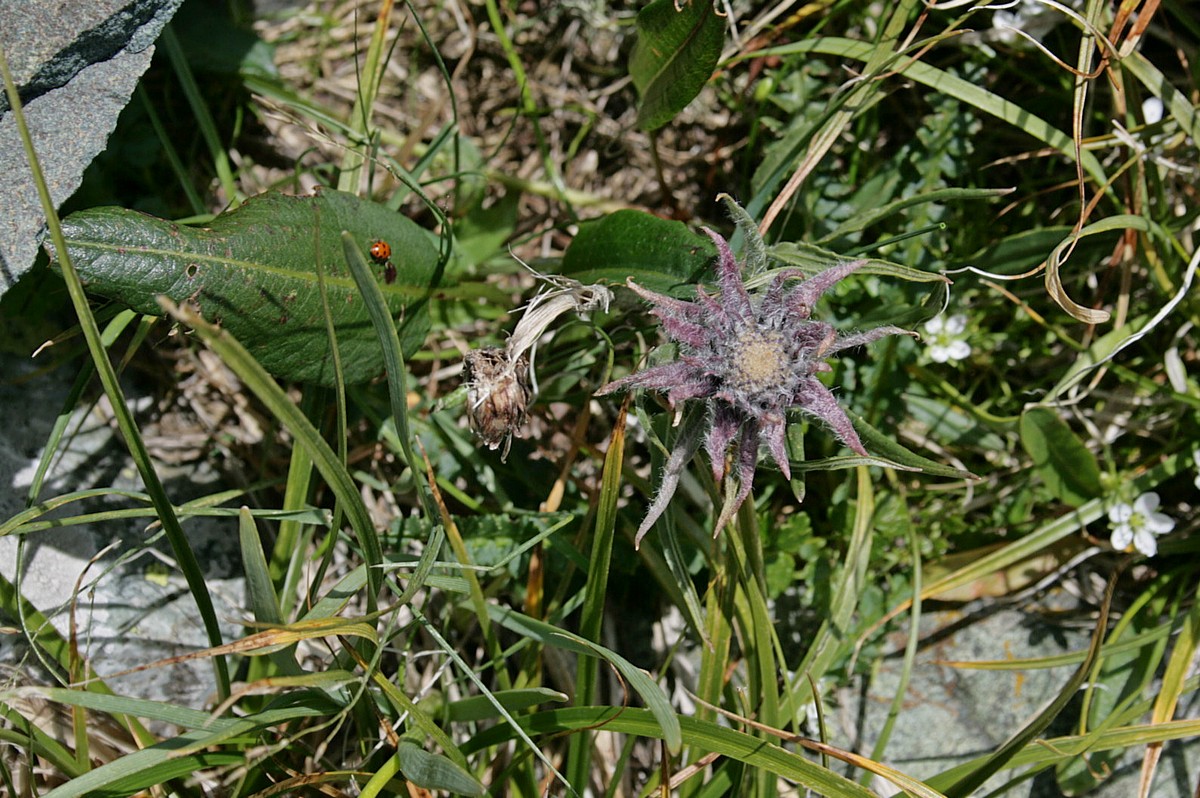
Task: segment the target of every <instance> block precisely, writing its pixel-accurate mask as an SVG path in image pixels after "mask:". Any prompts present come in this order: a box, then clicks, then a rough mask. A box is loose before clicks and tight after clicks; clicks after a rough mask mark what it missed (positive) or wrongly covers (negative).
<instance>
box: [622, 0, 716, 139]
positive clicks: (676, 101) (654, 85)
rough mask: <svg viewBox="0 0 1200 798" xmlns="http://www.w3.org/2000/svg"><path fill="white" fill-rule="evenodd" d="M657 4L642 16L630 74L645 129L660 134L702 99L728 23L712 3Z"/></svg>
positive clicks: (699, 0) (673, 0) (660, 0)
mask: <svg viewBox="0 0 1200 798" xmlns="http://www.w3.org/2000/svg"><path fill="white" fill-rule="evenodd" d="M676 2H677V0H655V1H654V2H652V3H650V4H649V5H648V6H646V7H645V8H643V9H642V10H641V11H639V12H638V15H637V30H638V37H637V43H636V44H635V45H634V47H633V54H632V55H631V56H630V57H629V75H630V77H631V78H633V85H634V86H635V87H637V90H638V95H639V96H640V97H641V100H640V103H639V105H638V116H637V126H638V129H639V130H657V129H658V128H660V127H662V126H663V125H665V124H667V123H668V122H670V121H671V120H672V119H674V118H675V115H676V114H678V113H679V112H680V111H682V110H683V109H684V108H685V107H687V104H688V103H690V102H691V101H692V100H694V99H696V95H697V94H699V93H700V90H701V89H703V88H704V84H705V83H707V82H708V79H709V78H710V77H712V73H713V70H714V69H715V68H716V66H717V62H718V61H719V60H720V58H721V45H722V44H724V42H725V20H724V18H722V17H719V16H717V14H716V12H715V11H713V4H712V2H711V0H691V2H688V3H686V4H681V5H683V7H682V8H676Z"/></svg>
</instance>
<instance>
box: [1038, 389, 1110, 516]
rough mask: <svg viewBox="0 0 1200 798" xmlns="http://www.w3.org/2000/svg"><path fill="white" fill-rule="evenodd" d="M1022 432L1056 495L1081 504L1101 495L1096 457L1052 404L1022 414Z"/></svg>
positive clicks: (1048, 486) (1040, 473)
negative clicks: (1050, 406)
mask: <svg viewBox="0 0 1200 798" xmlns="http://www.w3.org/2000/svg"><path fill="white" fill-rule="evenodd" d="M1020 433H1021V445H1022V446H1024V447H1025V451H1026V452H1028V453H1029V456H1030V457H1032V458H1033V467H1034V468H1035V469H1036V470H1037V473H1038V475H1039V476H1041V478H1042V481H1043V482H1044V483H1045V484H1046V487H1047V488H1048V489H1049V490H1050V492H1051V493H1052V494H1054V496H1055V498H1057V499H1059V500H1060V501H1063V502H1065V503H1067V504H1069V505H1071V506H1072V507H1079V506H1081V505H1083V504H1084V503H1086V502H1087V501H1089V500H1090V499H1095V498H1098V497H1099V496H1100V495H1101V493H1102V490H1101V487H1100V467H1099V466H1098V465H1097V464H1096V456H1095V455H1094V454H1092V453H1091V452H1090V451H1088V448H1087V447H1086V446H1084V445H1083V441H1081V440H1079V438H1078V437H1076V435H1075V433H1073V432H1071V428H1070V427H1068V426H1067V423H1066V422H1065V421H1063V420H1062V419H1061V418H1059V416H1058V413H1056V412H1054V411H1053V410H1051V409H1050V408H1048V407H1031V408H1029V409H1028V410H1026V411H1025V412H1024V413H1022V414H1021V423H1020Z"/></svg>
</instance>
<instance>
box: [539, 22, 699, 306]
mask: <svg viewBox="0 0 1200 798" xmlns="http://www.w3.org/2000/svg"><path fill="white" fill-rule="evenodd" d="M668 5H669V3H668ZM716 256H717V248H716V247H715V246H713V243H712V241H711V240H709V238H708V236H703V235H700V234H698V233H693V232H692V231H691V230H689V229H688V226H687V225H685V224H684V223H683V222H672V221H669V220H667V219H660V218H658V217H657V216H652V215H650V214H648V213H643V212H642V211H632V210H623V211H617V212H616V213H612V214H609V215H608V216H605V217H604V218H602V219H599V220H597V221H594V222H587V223H585V224H582V225H580V228H579V234H578V235H577V236H575V239H574V240H573V241H572V242H571V246H569V247H568V248H567V251H566V254H565V255H563V265H562V271H563V274H566V275H570V276H571V277H573V278H575V279H576V280H579V281H580V282H582V283H598V282H603V281H608V282H610V283H615V284H618V285H621V284H623V283H624V282H625V279H626V278H628V277H631V278H633V280H634V282H636V283H637V284H638V285H641V286H644V287H645V288H649V289H650V290H652V291H660V292H665V291H669V290H670V289H671V288H675V287H678V286H680V285H681V284H683V283H695V282H696V281H697V280H701V279H704V278H705V277H706V276H708V275H709V274H710V272H709V264H711V263H712V261H713V258H715V257H716ZM690 287H691V286H689V288H690Z"/></svg>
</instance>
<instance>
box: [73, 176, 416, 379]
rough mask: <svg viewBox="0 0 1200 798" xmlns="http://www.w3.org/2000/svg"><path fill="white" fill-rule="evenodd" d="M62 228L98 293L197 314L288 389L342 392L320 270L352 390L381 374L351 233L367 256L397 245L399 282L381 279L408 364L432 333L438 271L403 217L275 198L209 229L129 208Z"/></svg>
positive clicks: (364, 205) (325, 194)
mask: <svg viewBox="0 0 1200 798" xmlns="http://www.w3.org/2000/svg"><path fill="white" fill-rule="evenodd" d="M63 226H64V232H65V235H66V239H67V248H68V250H69V251H70V254H71V258H72V260H73V262H74V263H75V264H76V267H77V269H78V270H79V273H80V276H81V278H82V279H83V282H84V284H85V286H86V287H87V289H88V291H89V292H90V293H93V294H97V295H99V296H103V297H106V298H109V299H114V300H116V301H118V302H121V303H123V304H125V305H128V306H129V307H131V308H133V309H134V310H137V311H138V312H140V313H149V314H155V315H160V314H161V310H160V308H159V305H158V303H157V301H156V297H157V296H158V295H165V296H167V297H169V298H170V299H171V301H173V302H174V303H176V304H183V303H188V304H191V305H192V306H193V307H197V308H198V309H199V311H200V313H201V314H202V315H203V316H204V317H205V318H206V319H207V320H208V321H210V322H213V323H215V324H218V325H220V326H221V327H222V328H224V329H226V330H228V331H229V332H230V333H231V334H232V335H233V336H234V337H235V338H237V339H238V340H239V341H241V342H243V344H244V345H245V346H246V348H247V349H248V350H249V351H250V353H251V354H252V355H253V356H254V358H255V359H256V360H258V361H259V362H260V363H261V364H262V365H263V367H264V368H266V369H267V370H268V371H269V372H271V374H273V375H274V376H276V377H279V378H282V379H288V380H296V381H300V382H309V383H316V384H321V385H331V384H332V382H333V377H334V375H333V358H332V351H331V348H330V345H329V340H328V336H327V333H326V327H325V319H324V312H323V310H322V307H321V299H320V294H319V292H318V290H317V272H316V263H317V261H318V259H319V260H320V262H321V263H322V264H323V266H324V268H325V272H326V284H327V287H328V291H329V298H330V307H331V311H332V313H333V320H334V324H335V327H336V329H337V333H338V343H339V347H340V351H341V356H342V362H343V363H344V367H345V371H346V373H345V378H346V382H347V383H352V384H353V383H361V382H365V381H367V380H369V379H371V378H373V377H375V376H377V375H378V374H379V373H380V372H382V370H383V353H382V351H381V350H380V347H379V342H378V338H377V337H376V335H375V331H374V328H373V327H372V325H371V322H370V320H369V318H368V314H367V309H366V308H365V307H364V305H363V303H362V301H361V299H360V297H359V295H358V291H357V289H356V287H355V284H354V280H353V279H352V278H351V276H350V274H349V273H348V271H347V268H346V266H345V261H344V258H343V255H342V244H341V240H340V234H341V232H342V231H343V230H347V231H349V232H350V233H351V235H353V236H354V237H355V238H356V239H357V240H359V241H361V242H362V245H363V247H364V248H366V246H367V245H368V244H369V242H370V241H372V240H374V239H377V238H378V239H383V240H385V241H387V242H388V243H389V244H390V245H391V248H392V253H393V255H392V261H393V263H394V265H395V267H396V280H395V282H393V283H390V284H388V283H386V280H385V279H384V277H383V271H384V270H383V269H382V268H381V269H380V270H379V274H378V275H377V277H378V279H379V281H380V289H381V290H382V292H383V294H384V296H385V297H386V299H387V303H388V308H389V310H390V311H391V312H392V313H393V314H394V315H399V316H400V317H401V323H400V326H401V340H402V342H403V345H404V349H405V350H406V352H408V353H411V352H413V351H415V350H416V349H417V348H418V347H419V346H420V345H421V344H422V343H423V341H424V337H425V333H426V331H427V329H428V325H429V321H428V315H427V313H426V308H425V304H426V303H425V301H424V300H425V297H426V295H427V294H428V292H429V289H430V287H431V285H432V284H433V282H434V280H435V279H436V273H437V266H438V257H437V252H436V250H435V249H434V246H433V244H432V242H431V241H430V238H429V235H428V234H427V233H426V231H424V230H423V229H421V228H420V227H419V226H417V225H416V224H415V223H413V222H412V221H411V220H409V219H407V218H405V217H404V216H401V215H399V214H397V213H395V212H394V211H391V210H389V209H388V208H385V207H384V206H382V205H377V204H375V203H372V202H368V201H365V200H360V199H359V198H357V197H355V196H354V195H352V194H346V193H343V192H339V191H322V192H319V193H318V194H315V195H313V196H307V197H292V196H287V195H284V194H279V193H276V192H268V193H266V194H261V195H259V196H257V197H254V198H252V199H250V200H249V201H247V202H246V203H245V204H243V205H242V206H240V207H239V208H236V209H234V210H232V211H229V212H227V213H223V214H221V215H220V216H218V217H217V218H216V219H214V220H213V221H212V222H211V223H210V224H209V225H208V226H206V227H203V228H201V227H188V226H186V225H180V224H176V223H173V222H169V221H167V220H164V219H158V218H155V217H152V216H148V215H146V214H142V213H138V212H135V211H130V210H126V209H123V208H95V209H90V210H86V211H81V212H79V213H75V214H72V215H71V216H69V217H67V219H66V220H64V222H63Z"/></svg>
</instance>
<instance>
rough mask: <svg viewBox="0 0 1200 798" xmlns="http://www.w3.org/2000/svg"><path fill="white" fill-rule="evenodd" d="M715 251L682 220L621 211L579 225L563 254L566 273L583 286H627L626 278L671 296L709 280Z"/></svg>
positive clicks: (563, 269)
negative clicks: (682, 287) (686, 285)
mask: <svg viewBox="0 0 1200 798" xmlns="http://www.w3.org/2000/svg"><path fill="white" fill-rule="evenodd" d="M716 256H717V249H716V247H715V246H713V243H712V241H711V240H709V238H708V236H703V235H700V234H698V233H693V232H692V231H691V230H689V229H688V226H687V225H685V224H684V223H683V222H673V221H669V220H667V219H660V218H658V217H657V216H652V215H650V214H648V213H644V212H642V211H632V210H622V211H617V212H615V213H612V214H609V215H608V216H605V217H604V218H602V219H599V220H597V221H594V222H587V223H585V224H583V225H580V229H579V234H578V235H576V236H575V239H574V240H573V241H572V242H571V245H570V246H569V247H568V248H567V251H566V254H565V255H563V264H562V273H563V274H565V275H569V276H571V277H573V278H575V279H576V280H579V281H580V282H582V283H585V284H587V283H598V282H605V281H607V282H609V283H612V284H616V285H623V284H624V283H625V280H626V278H629V277H632V278H633V279H634V281H635V282H636V283H637V284H638V285H641V286H643V287H645V288H649V289H651V290H652V291H659V292H667V291H670V290H671V289H672V288H677V287H678V286H680V285H681V284H682V283H693V284H694V283H696V282H697V281H699V280H702V279H704V278H705V277H707V276H710V274H711V273H710V270H709V266H710V264H711V263H712V261H713V259H714V258H715V257H716Z"/></svg>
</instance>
